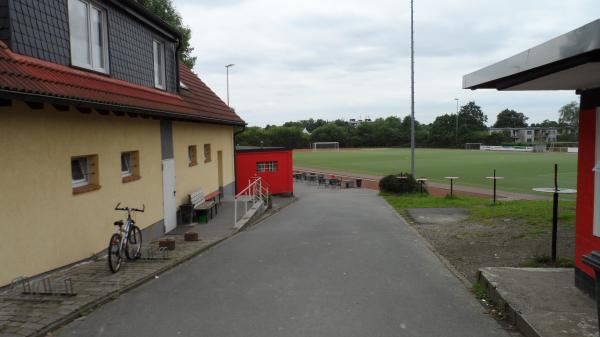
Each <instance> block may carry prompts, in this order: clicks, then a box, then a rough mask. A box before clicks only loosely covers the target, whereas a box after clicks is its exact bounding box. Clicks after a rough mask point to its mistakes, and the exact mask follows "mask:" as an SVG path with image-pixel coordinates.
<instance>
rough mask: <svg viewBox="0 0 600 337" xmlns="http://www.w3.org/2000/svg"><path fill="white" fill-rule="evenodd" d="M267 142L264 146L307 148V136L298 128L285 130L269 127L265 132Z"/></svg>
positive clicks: (278, 127) (283, 128)
mask: <svg viewBox="0 0 600 337" xmlns="http://www.w3.org/2000/svg"><path fill="white" fill-rule="evenodd" d="M265 134H266V136H267V137H266V138H267V140H268V142H266V144H265V145H269V146H283V147H287V148H291V149H299V148H306V147H308V135H305V134H304V133H303V132H302V129H300V128H295V127H291V128H286V127H283V126H271V127H270V128H269V129H268V130H266V131H265Z"/></svg>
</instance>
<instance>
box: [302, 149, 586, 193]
mask: <svg viewBox="0 0 600 337" xmlns="http://www.w3.org/2000/svg"><path fill="white" fill-rule="evenodd" d="M555 163H556V164H558V171H559V186H560V187H568V188H575V187H576V179H577V155H576V154H570V153H522V152H488V151H478V150H471V151H468V150H446V149H417V150H416V172H417V176H424V177H427V178H429V179H430V180H431V181H434V182H443V183H448V180H446V179H444V177H446V176H458V177H460V179H459V180H458V181H457V182H456V184H457V185H465V186H474V187H489V186H490V185H491V183H490V181H489V180H487V179H485V177H487V176H491V175H492V174H493V170H494V169H496V175H498V176H502V177H505V179H504V180H500V181H499V182H498V189H500V190H505V191H513V192H523V193H534V192H532V191H531V189H532V188H534V187H551V186H552V184H553V176H554V164H555ZM294 166H295V167H304V168H314V169H330V170H335V171H343V172H351V173H363V174H368V175H378V176H382V175H387V174H395V173H399V172H408V171H410V149H356V150H341V151H339V152H335V151H325V150H324V151H319V152H308V151H306V152H304V151H295V152H294Z"/></svg>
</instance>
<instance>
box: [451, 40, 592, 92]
mask: <svg viewBox="0 0 600 337" xmlns="http://www.w3.org/2000/svg"><path fill="white" fill-rule="evenodd" d="M590 62H600V49H599V50H594V51H591V52H588V53H584V54H580V55H576V56H573V57H570V58H566V59H562V60H559V61H556V62H553V63H548V64H545V65H543V66H540V67H537V68H533V69H528V70H525V71H522V72H518V73H515V74H513V75H509V76H506V77H501V78H497V79H493V80H491V81H488V82H484V83H480V84H477V85H474V86H471V87H463V89H471V90H475V89H498V90H503V89H507V88H510V87H513V86H516V85H519V84H522V83H526V82H529V81H532V80H535V79H537V78H540V77H544V76H547V75H550V74H554V73H557V72H560V71H563V70H567V69H570V68H574V67H576V66H579V65H582V64H585V63H590Z"/></svg>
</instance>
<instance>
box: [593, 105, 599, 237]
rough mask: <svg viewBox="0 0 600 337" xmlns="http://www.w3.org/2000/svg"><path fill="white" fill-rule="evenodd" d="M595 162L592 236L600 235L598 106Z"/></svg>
mask: <svg viewBox="0 0 600 337" xmlns="http://www.w3.org/2000/svg"><path fill="white" fill-rule="evenodd" d="M595 162H596V164H595V165H594V228H593V232H594V236H600V108H598V109H596V158H595Z"/></svg>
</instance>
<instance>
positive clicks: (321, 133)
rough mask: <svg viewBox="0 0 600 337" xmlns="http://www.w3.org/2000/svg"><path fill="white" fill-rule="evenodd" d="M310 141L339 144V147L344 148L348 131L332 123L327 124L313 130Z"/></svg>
mask: <svg viewBox="0 0 600 337" xmlns="http://www.w3.org/2000/svg"><path fill="white" fill-rule="evenodd" d="M310 140H311V141H312V142H339V143H340V146H346V145H347V143H348V131H347V129H346V128H344V127H341V126H338V125H336V124H334V123H327V124H325V125H322V126H319V127H318V128H316V129H314V130H313V132H312V133H311V134H310Z"/></svg>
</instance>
